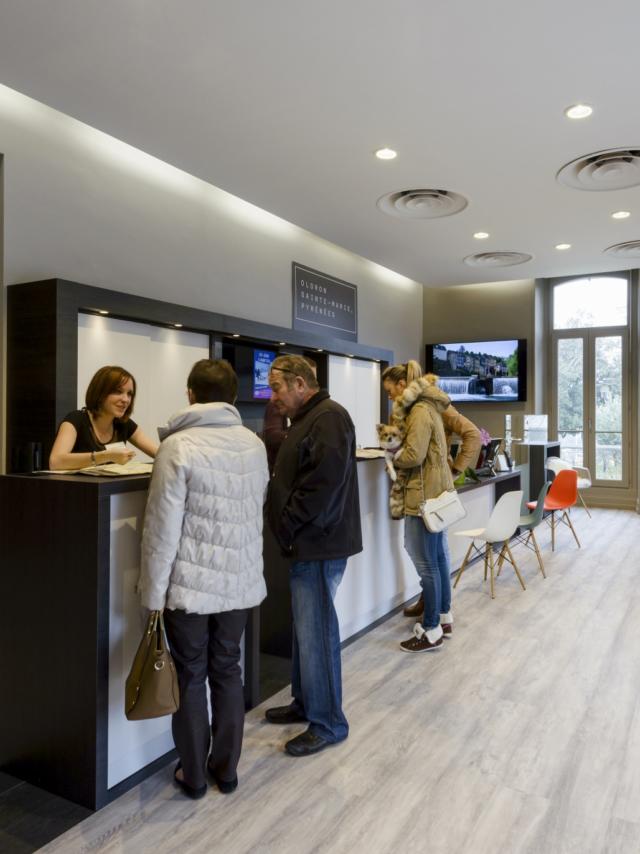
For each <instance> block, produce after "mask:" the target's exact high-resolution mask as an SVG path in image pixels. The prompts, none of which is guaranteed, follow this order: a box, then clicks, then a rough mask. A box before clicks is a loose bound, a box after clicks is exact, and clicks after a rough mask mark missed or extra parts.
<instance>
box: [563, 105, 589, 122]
mask: <svg viewBox="0 0 640 854" xmlns="http://www.w3.org/2000/svg"><path fill="white" fill-rule="evenodd" d="M592 112H593V107H590V106H589V105H588V104H573V106H571V107H567V109H566V110H565V111H564V114H565V116H566V117H567V118H568V119H586V118H588V117H589V116H590V115H591V113H592Z"/></svg>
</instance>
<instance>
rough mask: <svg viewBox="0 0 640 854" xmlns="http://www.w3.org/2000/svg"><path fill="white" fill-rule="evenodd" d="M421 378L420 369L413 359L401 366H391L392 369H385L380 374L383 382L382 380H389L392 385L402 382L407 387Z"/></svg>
mask: <svg viewBox="0 0 640 854" xmlns="http://www.w3.org/2000/svg"><path fill="white" fill-rule="evenodd" d="M421 376H422V368H421V367H420V364H419V363H418V362H416V361H415V359H409V361H408V362H405V363H404V364H403V365H393V366H392V367H389V368H385V369H384V371H383V372H382V380H383V382H384V380H389V381H390V382H392V383H399V382H400V380H404V381H405V382H406V384H407V385H409V383H412V382H413V381H414V380H417V379H420V377H421Z"/></svg>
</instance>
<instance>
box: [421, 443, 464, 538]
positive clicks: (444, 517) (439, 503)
mask: <svg viewBox="0 0 640 854" xmlns="http://www.w3.org/2000/svg"><path fill="white" fill-rule="evenodd" d="M438 444H439V443H438ZM445 459H446V457H445ZM420 484H421V486H422V498H423V500H422V503H421V504H420V508H419V509H420V515H421V516H422V521H423V522H424V524H425V526H426V528H427V531H431V533H432V534H439V533H440V531H444V530H445V529H446V528H448V527H449V525H453V523H454V522H457V521H458V520H459V519H464V517H465V516H466V515H467V511H466V510H465V509H464V507H463V506H462V501H460V498H459V496H458V493H457V492H456V491H455V489H454V490H453V491H452V492H447V491H446V490H445V491H444V492H441V493H440V495H438V497H437V498H426V499H425V497H424V479H423V477H422V466H420Z"/></svg>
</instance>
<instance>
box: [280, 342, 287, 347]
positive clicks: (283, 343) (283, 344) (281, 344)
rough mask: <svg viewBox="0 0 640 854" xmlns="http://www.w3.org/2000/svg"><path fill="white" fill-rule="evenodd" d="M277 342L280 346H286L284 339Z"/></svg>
mask: <svg viewBox="0 0 640 854" xmlns="http://www.w3.org/2000/svg"><path fill="white" fill-rule="evenodd" d="M278 344H279V345H280V346H281V347H286V346H287V342H286V341H278Z"/></svg>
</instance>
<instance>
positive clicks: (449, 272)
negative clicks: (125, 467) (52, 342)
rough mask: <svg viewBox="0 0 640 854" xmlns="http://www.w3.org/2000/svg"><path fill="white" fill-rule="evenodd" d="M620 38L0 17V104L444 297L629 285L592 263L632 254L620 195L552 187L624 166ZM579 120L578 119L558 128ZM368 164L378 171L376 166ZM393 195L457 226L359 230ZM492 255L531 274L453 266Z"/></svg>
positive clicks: (90, 7) (628, 54)
mask: <svg viewBox="0 0 640 854" xmlns="http://www.w3.org/2000/svg"><path fill="white" fill-rule="evenodd" d="M639 33H640V3H638V2H637V0H628V2H627V0H609V2H608V3H606V4H602V5H600V4H598V5H596V4H594V3H591V4H589V3H588V2H585V0H537V2H529V3H523V2H519V0H485V2H478V0H457V2H456V0H449V2H445V1H444V0H394V2H382V0H317V2H315V3H311V2H309V0H224V2H222V0H106V2H105V0H55V2H52V0H2V3H1V5H0V83H4V84H5V85H7V86H10V87H12V88H14V89H17V90H18V91H20V92H23V93H25V94H27V95H30V96H31V97H33V98H36V99H38V100H40V101H43V102H45V103H46V104H48V105H50V106H52V107H55V108H57V109H59V110H61V111H63V112H64V113H67V114H69V115H72V116H74V117H76V118H78V119H80V120H81V121H84V122H86V123H88V124H90V125H92V126H94V127H97V128H99V129H101V130H103V131H105V132H107V133H109V134H112V135H113V136H115V137H118V138H120V139H122V140H125V141H126V142H128V143H130V144H132V145H135V146H137V147H139V148H141V149H143V150H144V151H147V152H149V153H151V154H154V155H155V156H157V157H160V158H161V159H163V160H166V161H168V162H170V163H172V164H174V165H176V166H178V167H180V168H182V169H184V170H186V171H188V172H190V173H192V174H194V175H197V176H198V177H200V178H203V179H205V180H207V181H210V182H211V183H212V184H215V185H217V186H219V187H222V188H223V189H225V190H228V191H229V192H231V193H234V194H236V195H238V196H241V197H242V198H244V199H247V200H249V201H251V202H253V203H254V204H257V205H259V206H261V207H263V208H266V209H267V210H269V211H271V212H273V213H276V214H278V215H279V216H281V217H284V218H285V219H287V220H290V221H292V222H294V223H296V224H298V225H300V226H303V227H304V228H307V229H309V230H310V231H312V232H314V233H315V234H318V235H321V236H322V237H324V238H326V239H327V240H330V241H332V242H334V243H337V244H339V245H341V246H344V247H346V248H347V249H349V250H351V251H353V252H356V253H358V254H360V255H363V256H365V257H366V258H370V259H372V260H374V261H377V262H378V263H380V264H383V265H384V266H386V267H389V268H391V269H393V270H396V271H398V272H400V273H403V274H404V275H406V276H409V277H410V278H413V279H416V280H418V281H420V282H424V283H425V284H428V285H447V284H460V283H465V282H480V281H496V280H500V279H505V280H507V279H514V278H530V277H533V276H550V275H554V276H558V275H568V274H576V273H586V272H600V271H606V270H612V269H623V268H625V267H631V266H640V262H635V263H634V262H631V261H629V262H628V263H625V262H624V261H620V260H617V261H616V260H615V259H611V258H608V257H607V256H605V255H603V254H602V250H603V249H604V248H605V247H607V246H609V245H611V244H613V243H618V242H621V241H626V240H636V239H640V187H636V188H633V189H627V190H620V191H617V192H584V191H578V190H571V189H568V188H567V187H564V186H562V185H560V184H558V183H557V181H556V179H555V175H556V172H557V170H558V169H559V168H560V167H561V166H562V165H564V164H565V163H567V162H568V161H570V160H573V159H574V158H576V157H579V156H581V155H583V154H588V153H590V152H593V151H598V150H601V149H608V148H618V147H633V148H639V149H640V109H639V104H638V79H639V77H640V74H639V72H640V67H639V66H640V59H639V57H640V49H639ZM585 101H586V102H587V103H589V104H591V105H592V106H593V107H594V114H593V116H592V117H591V118H590V119H586V120H584V121H579V122H575V121H574V122H571V121H569V120H568V119H566V118H565V117H564V115H563V110H564V108H565V107H567V106H568V105H570V104H574V103H576V102H585ZM383 145H389V146H391V147H393V148H395V149H396V150H397V151H398V153H399V156H398V158H397V160H395V161H391V162H386V163H384V162H381V161H378V160H376V158H375V157H374V156H373V151H374V150H375V149H377V148H379V147H381V146H383ZM1 149H2V145H1V140H0V151H1ZM414 187H418V188H440V189H447V190H454V191H456V192H458V193H461V194H463V195H464V196H466V197H467V198H468V199H469V205H468V207H467V208H466V210H464V211H463V212H462V213H460V214H457V215H454V216H451V217H447V218H443V219H437V220H418V221H402V220H399V219H394V218H392V217H389V216H386V215H384V214H382V213H380V211H379V210H378V209H377V208H376V200H377V199H378V198H379V197H380V196H381V195H383V194H386V193H388V192H391V191H393V190H403V189H408V188H414ZM620 208H624V209H628V210H630V211H631V212H632V216H631V217H630V218H629V219H628V220H624V221H617V222H616V221H614V220H612V219H611V218H610V213H611V212H612V211H614V210H617V209H620ZM478 230H483V231H488V232H490V234H491V237H490V238H489V239H488V240H484V241H477V240H474V239H473V237H472V234H473V232H475V231H478ZM560 242H567V243H571V244H572V249H571V250H569V251H568V252H564V253H560V252H558V251H557V250H555V249H554V246H555V244H556V243H560ZM494 250H515V251H520V252H528V253H530V254H532V255H533V256H534V258H533V260H532V261H531V262H529V263H527V264H523V265H521V266H517V267H508V268H503V269H487V270H477V269H472V268H470V267H468V266H466V265H465V264H464V263H463V258H464V257H465V256H466V255H469V254H471V253H473V252H479V251H494ZM298 260H304V259H298Z"/></svg>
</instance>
